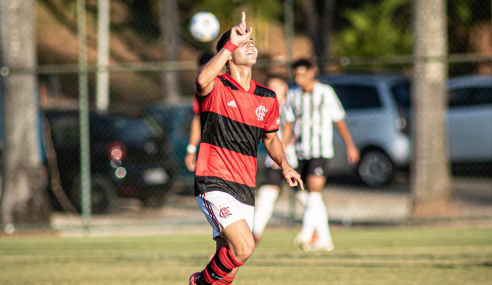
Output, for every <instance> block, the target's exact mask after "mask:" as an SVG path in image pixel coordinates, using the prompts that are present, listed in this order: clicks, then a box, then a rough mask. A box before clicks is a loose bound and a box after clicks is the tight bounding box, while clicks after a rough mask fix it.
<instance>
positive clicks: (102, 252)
mask: <svg viewBox="0 0 492 285" xmlns="http://www.w3.org/2000/svg"><path fill="white" fill-rule="evenodd" d="M295 234H296V231H292V230H274V231H272V230H270V231H267V232H266V234H265V236H264V238H263V241H262V243H261V245H260V246H258V247H257V249H256V251H255V253H254V255H253V257H252V258H251V259H250V260H249V261H248V263H247V264H246V265H245V266H243V267H242V268H241V269H240V271H239V274H238V277H237V278H236V281H235V282H234V284H238V285H239V284H248V285H254V284H269V285H270V284H273V285H274V284H292V285H294V284H309V285H317V284H319V285H321V284H323V285H324V284H378V285H385V284H446V285H448V284H492V229H491V228H466V229H465V228H411V229H408V228H406V229H402V228H400V229H334V230H333V235H334V239H335V244H336V248H335V250H334V251H333V252H330V253H303V252H300V251H298V250H297V249H296V248H294V247H293V246H292V240H293V238H294V236H295ZM213 250H214V244H213V241H212V240H211V239H210V235H198V234H193V235H188V234H186V235H185V234H169V235H160V236H149V237H111V238H60V237H46V236H41V237H19V236H17V237H0V284H2V285H10V284H16V285H23V284H30V285H31V284H57V285H58V284H81V285H82V284H91V285H97V284H101V285H102V284H104V285H116V284H118V285H124V284H137V285H138V284H149V285H150V284H165V285H174V284H176V285H177V284H188V283H187V282H188V277H189V275H190V274H191V273H193V272H195V271H199V270H201V269H202V268H203V267H204V266H205V265H206V263H207V259H208V256H209V255H210V254H211V253H212V252H213Z"/></svg>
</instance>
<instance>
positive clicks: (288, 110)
mask: <svg viewBox="0 0 492 285" xmlns="http://www.w3.org/2000/svg"><path fill="white" fill-rule="evenodd" d="M293 101H294V90H293V89H289V91H287V94H286V97H285V106H284V109H283V114H282V119H283V120H284V121H285V122H288V123H293V122H294V121H295V119H296V117H295V115H294V110H293V108H292V106H293Z"/></svg>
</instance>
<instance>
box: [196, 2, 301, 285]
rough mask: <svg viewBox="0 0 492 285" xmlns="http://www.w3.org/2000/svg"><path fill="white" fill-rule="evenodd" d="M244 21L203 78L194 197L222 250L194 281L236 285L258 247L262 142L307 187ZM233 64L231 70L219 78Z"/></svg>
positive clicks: (292, 179)
mask: <svg viewBox="0 0 492 285" xmlns="http://www.w3.org/2000/svg"><path fill="white" fill-rule="evenodd" d="M252 31H253V29H252V28H250V29H249V30H248V29H247V28H246V15H245V13H244V12H243V15H242V21H241V23H240V24H239V25H236V26H234V27H232V29H231V30H230V31H228V32H226V33H224V34H223V35H222V37H221V38H220V40H219V42H218V43H217V54H216V55H215V56H214V57H213V58H212V59H211V60H210V61H209V62H208V63H207V64H206V65H205V66H204V67H203V69H202V70H201V71H200V73H199V75H198V77H197V79H196V87H195V96H196V97H197V100H198V103H199V104H200V120H201V126H202V135H201V143H200V151H199V153H198V159H197V161H196V170H195V196H196V200H197V203H198V205H199V206H200V208H201V209H202V211H203V213H204V214H205V216H206V217H207V219H208V221H209V223H210V225H211V226H212V228H213V238H214V240H215V241H216V246H217V252H216V254H215V255H214V256H213V257H212V259H211V261H210V263H209V264H208V265H207V266H206V268H205V269H204V270H203V271H201V272H196V273H194V274H192V275H191V276H190V280H189V284H190V285H210V284H230V283H232V281H233V280H234V277H235V275H236V273H237V270H238V267H239V266H241V265H243V264H244V263H245V262H246V260H247V259H248V258H249V257H250V256H251V254H252V253H253V250H254V247H255V242H254V239H253V234H252V232H251V229H252V225H253V216H254V199H255V186H256V181H255V177H256V163H257V162H256V155H257V151H258V145H259V143H260V140H262V141H263V144H264V146H265V149H266V150H267V152H268V154H269V155H270V157H272V159H273V160H274V161H275V163H276V164H277V165H278V166H279V167H280V168H281V169H282V171H283V176H284V178H285V179H286V180H287V182H288V184H289V185H290V186H292V187H294V186H298V185H300V187H301V188H303V184H302V180H301V179H300V175H299V174H298V173H297V172H296V171H295V170H294V169H293V168H292V167H291V166H290V165H289V163H288V162H287V159H286V157H285V154H284V151H283V148H282V144H281V142H280V140H279V139H278V136H277V130H278V128H279V124H280V118H279V109H278V103H277V99H276V97H275V92H273V91H272V90H270V89H268V88H266V87H265V86H263V85H261V84H259V83H258V82H256V81H255V80H252V79H251V71H252V67H253V65H254V64H255V63H256V59H257V56H258V50H257V49H256V47H255V45H254V41H253V39H252V38H251V33H252ZM224 65H225V66H226V69H227V72H226V73H225V74H224V75H221V76H217V75H218V74H219V72H220V71H221V69H222V68H223V67H224Z"/></svg>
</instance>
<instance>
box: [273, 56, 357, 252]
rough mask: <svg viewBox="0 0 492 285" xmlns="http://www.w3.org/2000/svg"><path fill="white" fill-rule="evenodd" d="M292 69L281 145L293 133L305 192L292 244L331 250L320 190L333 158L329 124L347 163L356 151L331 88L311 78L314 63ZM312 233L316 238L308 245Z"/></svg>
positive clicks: (301, 62) (297, 64)
mask: <svg viewBox="0 0 492 285" xmlns="http://www.w3.org/2000/svg"><path fill="white" fill-rule="evenodd" d="M293 69H294V76H295V81H296V84H297V86H295V87H293V88H291V89H289V91H288V92H287V108H286V109H285V120H286V123H285V124H284V131H283V138H282V142H283V143H284V145H285V144H286V143H288V142H289V141H290V140H291V138H292V134H294V136H295V141H296V143H295V146H296V153H297V158H298V159H299V166H298V168H297V170H298V172H299V173H300V174H301V178H302V180H303V181H305V182H306V185H307V190H308V191H309V195H308V198H307V202H306V207H305V210H304V217H303V222H302V231H301V233H300V234H299V235H298V236H297V237H296V239H295V241H294V243H295V244H296V245H298V246H300V247H301V248H302V249H303V250H326V251H331V250H333V248H334V243H333V239H332V237H331V234H330V230H329V226H328V214H327V211H326V206H325V203H324V201H323V196H322V195H321V190H322V189H323V187H324V185H325V183H326V174H327V169H328V163H329V161H330V158H332V157H333V156H334V152H333V125H334V126H335V127H336V129H337V131H338V132H339V133H340V135H341V137H342V138H343V140H344V141H345V144H346V146H347V159H348V162H349V163H352V164H355V163H357V162H358V161H359V151H358V149H357V147H356V146H355V144H354V142H353V141H352V138H351V136H350V132H349V129H348V127H347V125H346V124H345V120H344V118H345V110H344V109H343V107H342V104H341V103H340V100H339V99H338V97H337V95H336V93H335V91H334V90H333V88H332V87H331V86H329V85H326V84H323V83H321V82H319V81H317V80H316V79H315V75H316V67H315V66H314V64H313V63H312V62H311V61H309V60H307V59H300V60H298V61H296V62H295V63H294V64H293ZM314 231H317V233H318V239H317V241H316V243H315V244H310V240H311V237H312V235H313V233H314Z"/></svg>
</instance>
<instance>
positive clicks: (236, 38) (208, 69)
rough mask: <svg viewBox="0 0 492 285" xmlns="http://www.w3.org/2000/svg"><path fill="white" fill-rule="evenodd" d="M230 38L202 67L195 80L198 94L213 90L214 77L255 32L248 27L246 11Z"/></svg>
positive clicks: (201, 94)
mask: <svg viewBox="0 0 492 285" xmlns="http://www.w3.org/2000/svg"><path fill="white" fill-rule="evenodd" d="M229 32H230V40H229V42H227V43H225V45H224V47H222V49H221V50H219V51H218V52H217V54H216V55H215V56H214V57H213V58H212V59H211V60H210V61H209V62H208V63H207V64H205V66H204V67H203V68H202V70H201V71H200V73H199V74H198V77H197V78H196V82H195V93H196V94H197V95H198V96H205V95H207V94H210V92H212V90H213V88H214V85H213V81H214V78H215V77H216V76H217V75H218V74H219V73H220V71H221V70H222V68H223V67H224V65H226V63H227V61H228V60H229V59H230V58H231V54H232V53H233V52H234V50H236V48H237V47H238V46H239V45H240V44H242V43H243V42H245V41H246V40H248V39H249V38H250V36H251V33H252V32H253V28H252V27H251V28H250V29H249V30H248V28H247V27H246V13H244V12H243V15H242V20H241V23H239V24H238V25H236V26H234V27H232V28H231V30H230V31H229Z"/></svg>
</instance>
